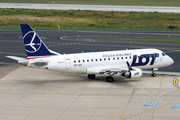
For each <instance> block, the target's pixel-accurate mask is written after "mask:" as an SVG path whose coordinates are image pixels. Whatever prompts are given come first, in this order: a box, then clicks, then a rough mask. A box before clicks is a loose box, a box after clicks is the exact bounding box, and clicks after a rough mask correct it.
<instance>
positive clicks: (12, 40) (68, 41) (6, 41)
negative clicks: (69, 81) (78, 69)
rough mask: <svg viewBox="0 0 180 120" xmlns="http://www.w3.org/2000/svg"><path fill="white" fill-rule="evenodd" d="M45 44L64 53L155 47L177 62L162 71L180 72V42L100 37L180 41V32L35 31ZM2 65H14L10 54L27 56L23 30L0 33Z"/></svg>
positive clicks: (1, 31)
mask: <svg viewBox="0 0 180 120" xmlns="http://www.w3.org/2000/svg"><path fill="white" fill-rule="evenodd" d="M36 32H37V33H38V35H39V36H40V37H41V38H42V40H43V41H44V42H45V44H46V45H47V46H48V47H49V48H50V49H52V50H54V51H56V52H59V53H61V54H64V53H65V54H69V53H79V52H99V51H111V50H125V49H141V48H156V49H160V50H162V51H164V52H165V53H166V54H168V55H169V56H170V57H172V58H173V59H174V61H175V63H174V64H173V65H171V66H168V67H165V68H160V69H159V70H160V71H169V72H180V70H179V67H180V61H179V59H180V54H179V53H180V48H179V46H180V43H172V42H143V41H126V40H102V39H101V38H122V39H125V38H136V39H141V38H143V39H145V38H147V39H149V38H150V39H151V38H158V39H178V38H180V31H107V30H104V31H103V30H95V31H93V30H90V31H89V30H36ZM0 36H1V38H0V52H1V54H0V58H1V59H3V60H1V61H0V62H9V63H11V62H12V63H14V62H15V61H13V60H10V59H8V58H6V57H5V56H7V55H15V56H21V57H26V53H25V50H24V43H23V40H22V35H21V31H20V30H0Z"/></svg>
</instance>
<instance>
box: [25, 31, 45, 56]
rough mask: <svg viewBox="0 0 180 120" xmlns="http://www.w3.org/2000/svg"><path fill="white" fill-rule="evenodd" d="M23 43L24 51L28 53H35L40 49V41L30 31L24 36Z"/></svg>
mask: <svg viewBox="0 0 180 120" xmlns="http://www.w3.org/2000/svg"><path fill="white" fill-rule="evenodd" d="M23 39H26V40H25V41H24V44H25V48H26V51H27V52H29V53H34V52H37V51H38V50H39V49H40V48H41V44H42V43H41V40H40V39H39V38H38V36H37V34H36V33H35V32H34V31H30V32H28V33H27V34H25V35H24V37H23Z"/></svg>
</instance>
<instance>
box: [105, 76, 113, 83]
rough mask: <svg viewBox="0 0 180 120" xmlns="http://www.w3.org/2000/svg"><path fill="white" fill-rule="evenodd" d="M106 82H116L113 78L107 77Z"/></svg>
mask: <svg viewBox="0 0 180 120" xmlns="http://www.w3.org/2000/svg"><path fill="white" fill-rule="evenodd" d="M106 82H114V78H113V77H110V76H108V77H106Z"/></svg>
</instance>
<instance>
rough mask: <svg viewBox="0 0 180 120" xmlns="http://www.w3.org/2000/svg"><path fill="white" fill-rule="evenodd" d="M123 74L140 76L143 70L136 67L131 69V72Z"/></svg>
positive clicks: (129, 76) (125, 75) (133, 76)
mask: <svg viewBox="0 0 180 120" xmlns="http://www.w3.org/2000/svg"><path fill="white" fill-rule="evenodd" d="M122 76H123V77H127V78H139V77H141V76H142V70H141V69H139V68H136V69H134V70H131V71H129V72H125V73H123V74H122Z"/></svg>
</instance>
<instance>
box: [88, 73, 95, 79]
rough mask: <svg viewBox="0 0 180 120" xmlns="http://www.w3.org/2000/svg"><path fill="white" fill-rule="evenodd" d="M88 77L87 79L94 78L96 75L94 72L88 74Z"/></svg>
mask: <svg viewBox="0 0 180 120" xmlns="http://www.w3.org/2000/svg"><path fill="white" fill-rule="evenodd" d="M88 78H89V79H95V78H96V75H95V74H91V75H88Z"/></svg>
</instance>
